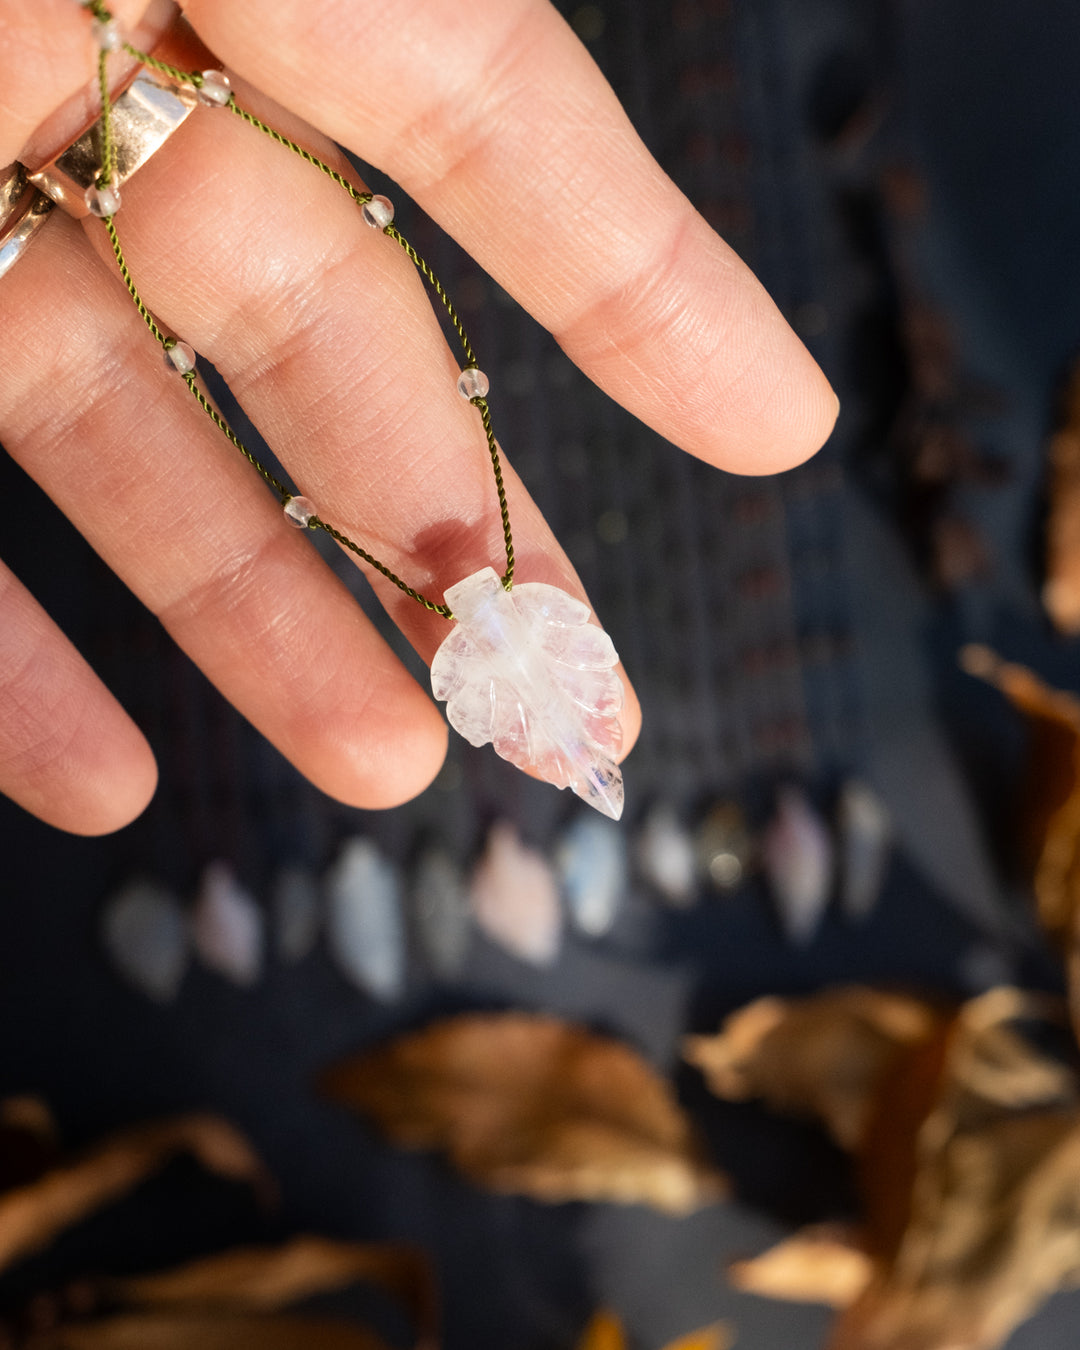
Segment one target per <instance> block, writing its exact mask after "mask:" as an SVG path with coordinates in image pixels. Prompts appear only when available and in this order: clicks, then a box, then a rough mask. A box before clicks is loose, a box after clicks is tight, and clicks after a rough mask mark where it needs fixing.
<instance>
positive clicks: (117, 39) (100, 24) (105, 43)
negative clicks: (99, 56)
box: [90, 19, 124, 52]
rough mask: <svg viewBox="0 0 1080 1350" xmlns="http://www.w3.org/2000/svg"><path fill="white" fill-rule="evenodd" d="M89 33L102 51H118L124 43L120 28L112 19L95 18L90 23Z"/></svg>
mask: <svg viewBox="0 0 1080 1350" xmlns="http://www.w3.org/2000/svg"><path fill="white" fill-rule="evenodd" d="M90 34H91V36H92V37H93V39H94V41H95V42H96V43H97V45H98V50H99V51H103V52H118V51H119V50H120V48H121V47H122V46H123V45H124V39H123V38H122V37H121V36H120V29H119V28H118V27H117V26H116V21H115V20H114V19H95V20H94V21H93V23H92V24H91V25H90Z"/></svg>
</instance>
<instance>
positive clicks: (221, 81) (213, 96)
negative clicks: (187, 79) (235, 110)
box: [198, 70, 232, 108]
mask: <svg viewBox="0 0 1080 1350" xmlns="http://www.w3.org/2000/svg"><path fill="white" fill-rule="evenodd" d="M201 73H202V84H201V85H199V89H198V94H199V102H200V103H204V104H205V105H206V106H207V107H208V108H224V106H225V104H226V103H228V101H229V99H231V98H232V84H231V83H230V82H229V77H228V75H226V74H225V72H224V71H223V70H204V71H202V72H201Z"/></svg>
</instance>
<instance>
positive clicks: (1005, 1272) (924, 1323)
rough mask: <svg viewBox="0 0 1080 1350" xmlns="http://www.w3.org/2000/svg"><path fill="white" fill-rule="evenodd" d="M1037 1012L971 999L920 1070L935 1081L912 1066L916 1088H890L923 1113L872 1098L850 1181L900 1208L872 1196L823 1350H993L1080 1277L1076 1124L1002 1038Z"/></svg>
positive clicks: (1045, 1066)
mask: <svg viewBox="0 0 1080 1350" xmlns="http://www.w3.org/2000/svg"><path fill="white" fill-rule="evenodd" d="M1046 1002H1047V1000H1044V999H1041V998H1038V997H1037V996H1033V995H1027V994H1024V993H1021V992H1020V991H1017V990H1010V989H997V990H992V991H990V993H988V994H986V995H983V996H982V997H981V998H979V999H973V1000H972V1001H971V1002H969V1003H967V1004H965V1005H964V1006H963V1008H961V1010H960V1011H959V1013H958V1014H957V1016H956V1018H955V1019H954V1022H953V1024H952V1026H951V1027H950V1028H949V1031H948V1034H947V1036H946V1038H945V1039H944V1042H943V1044H942V1048H941V1053H940V1054H938V1055H937V1057H936V1060H935V1061H933V1062H934V1063H936V1066H937V1067H936V1077H935V1080H934V1081H933V1082H932V1083H929V1080H928V1079H927V1078H926V1077H925V1072H926V1070H925V1065H920V1064H919V1059H918V1056H913V1057H912V1064H913V1065H916V1066H917V1067H918V1069H919V1081H917V1082H916V1081H914V1080H913V1079H912V1078H911V1077H910V1075H908V1076H905V1075H899V1076H898V1078H897V1080H896V1082H894V1083H893V1084H890V1088H891V1089H893V1090H895V1089H898V1088H899V1089H902V1090H903V1095H904V1096H905V1097H911V1096H914V1097H915V1098H920V1097H923V1098H924V1104H923V1105H922V1106H920V1107H919V1108H918V1110H917V1111H914V1112H910V1113H908V1114H906V1115H905V1114H904V1112H903V1111H896V1112H892V1113H890V1110H889V1106H890V1104H891V1100H896V1098H892V1099H890V1097H889V1094H888V1093H886V1095H885V1098H884V1100H883V1101H882V1103H881V1109H880V1112H879V1115H878V1118H877V1120H876V1122H875V1124H874V1127H873V1128H872V1129H871V1130H870V1132H869V1135H868V1148H867V1151H866V1154H865V1157H864V1159H863V1163H864V1167H863V1174H864V1179H865V1178H870V1179H875V1178H877V1179H880V1178H881V1177H882V1175H883V1174H885V1175H887V1176H892V1177H893V1178H894V1179H895V1180H894V1182H893V1186H894V1187H898V1186H903V1187H904V1196H903V1205H902V1206H901V1205H898V1204H897V1202H896V1201H897V1197H896V1194H895V1191H892V1192H890V1188H889V1185H888V1184H886V1183H882V1182H881V1181H880V1180H878V1181H877V1182H876V1183H875V1184H876V1185H877V1187H878V1190H877V1191H876V1192H873V1193H872V1194H871V1195H870V1196H869V1197H868V1198H869V1199H870V1201H871V1203H870V1205H869V1209H868V1214H867V1219H868V1230H867V1247H868V1250H869V1251H870V1252H871V1253H872V1255H873V1257H874V1262H875V1269H874V1274H873V1278H872V1279H871V1280H870V1282H869V1283H868V1285H867V1287H866V1289H865V1291H864V1292H863V1294H862V1295H861V1296H860V1297H859V1298H858V1299H856V1301H855V1302H854V1303H853V1304H852V1305H851V1306H850V1307H849V1308H848V1309H847V1311H846V1312H844V1313H843V1314H842V1315H841V1317H840V1319H839V1321H838V1323H837V1325H836V1328H835V1330H834V1333H833V1337H832V1339H831V1340H830V1342H829V1346H830V1350H942V1348H943V1347H956V1348H957V1350H998V1347H1000V1346H1002V1345H1003V1344H1004V1342H1005V1340H1006V1339H1007V1338H1008V1336H1009V1335H1010V1333H1011V1332H1012V1330H1013V1328H1014V1327H1016V1326H1017V1325H1018V1324H1019V1323H1020V1322H1022V1321H1023V1320H1024V1319H1025V1318H1027V1317H1028V1316H1029V1315H1030V1314H1031V1313H1032V1312H1034V1310H1035V1309H1036V1308H1037V1307H1038V1306H1039V1305H1040V1304H1041V1303H1042V1302H1043V1300H1044V1299H1045V1298H1046V1297H1047V1296H1048V1295H1049V1294H1050V1293H1052V1292H1054V1291H1055V1290H1056V1289H1058V1288H1061V1287H1062V1286H1064V1285H1067V1284H1070V1283H1072V1282H1073V1281H1074V1280H1075V1279H1076V1278H1077V1276H1080V1116H1078V1114H1077V1112H1076V1110H1075V1109H1074V1108H1073V1107H1072V1106H1069V1107H1067V1108H1066V1107H1064V1106H1063V1105H1062V1103H1063V1102H1072V1100H1073V1099H1074V1097H1075V1083H1074V1082H1073V1079H1072V1075H1071V1073H1069V1072H1068V1071H1066V1070H1063V1069H1062V1067H1061V1066H1060V1065H1058V1064H1056V1063H1055V1062H1054V1061H1052V1060H1049V1059H1047V1058H1046V1057H1045V1056H1043V1055H1042V1053H1041V1052H1039V1051H1037V1050H1034V1049H1032V1048H1031V1047H1030V1046H1028V1045H1027V1043H1026V1042H1025V1041H1024V1040H1023V1038H1022V1037H1021V1035H1020V1034H1019V1031H1018V1030H1017V1029H1016V1027H1015V1026H1013V1025H1011V1023H1013V1022H1015V1021H1016V1019H1018V1018H1021V1017H1031V1016H1038V1015H1039V1014H1040V1012H1042V1011H1044V1009H1045V1004H1046ZM926 1062H927V1063H929V1062H930V1061H926ZM928 1083H929V1086H930V1088H931V1090H930V1091H929V1092H927V1091H926V1088H927V1085H928ZM913 1086H914V1091H912V1088H913ZM890 1120H891V1121H892V1130H893V1133H892V1135H890V1132H889V1125H890ZM898 1133H900V1134H906V1136H907V1137H906V1138H898V1137H897V1134H898ZM905 1155H907V1159H908V1161H905ZM887 1192H888V1194H887V1195H886V1202H885V1203H882V1202H881V1196H882V1195H883V1194H886V1193H887Z"/></svg>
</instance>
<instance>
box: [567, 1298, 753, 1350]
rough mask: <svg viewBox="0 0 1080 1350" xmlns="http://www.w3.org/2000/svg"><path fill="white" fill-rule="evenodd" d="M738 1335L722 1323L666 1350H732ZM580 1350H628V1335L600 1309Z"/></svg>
mask: <svg viewBox="0 0 1080 1350" xmlns="http://www.w3.org/2000/svg"><path fill="white" fill-rule="evenodd" d="M734 1344H735V1334H734V1332H733V1331H732V1330H731V1328H730V1327H729V1326H727V1325H726V1324H725V1323H723V1322H714V1323H713V1324H712V1325H711V1326H707V1327H701V1328H700V1329H699V1330H698V1331H691V1332H690V1334H689V1335H687V1336H680V1337H679V1339H678V1340H677V1341H669V1342H668V1344H667V1345H665V1346H664V1350H730V1347H731V1346H732V1345H734ZM577 1350H626V1334H625V1332H624V1331H623V1327H622V1323H621V1322H620V1321H619V1319H618V1318H617V1317H616V1316H615V1314H614V1313H613V1312H608V1311H607V1310H606V1309H604V1308H601V1309H600V1310H599V1312H596V1313H594V1314H593V1316H592V1317H591V1318H590V1320H589V1324H588V1326H587V1327H586V1328H585V1331H584V1333H583V1335H582V1337H581V1340H580V1341H579V1342H578V1347H577Z"/></svg>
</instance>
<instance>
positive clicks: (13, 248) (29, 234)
mask: <svg viewBox="0 0 1080 1350" xmlns="http://www.w3.org/2000/svg"><path fill="white" fill-rule="evenodd" d="M53 206H54V203H53V201H52V200H51V199H50V198H48V197H46V196H45V194H44V193H43V192H39V191H38V189H37V188H36V187H34V185H33V184H32V183H29V182H27V179H26V172H25V170H24V169H23V167H22V165H21V164H13V165H12V166H11V168H10V169H7V170H5V171H4V172H3V174H2V175H0V277H2V276H3V275H4V273H5V272H7V271H8V269H9V268H11V267H14V265H15V263H16V262H17V261H18V260H19V258H21V257H22V255H23V254H24V253H25V252H26V250H27V249H28V248H29V247H30V244H31V242H32V241H33V239H34V236H35V235H36V234H37V232H38V230H39V229H40V228H41V227H42V225H44V224H45V222H46V221H47V220H48V218H49V214H50V212H51V211H52V209H53Z"/></svg>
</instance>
